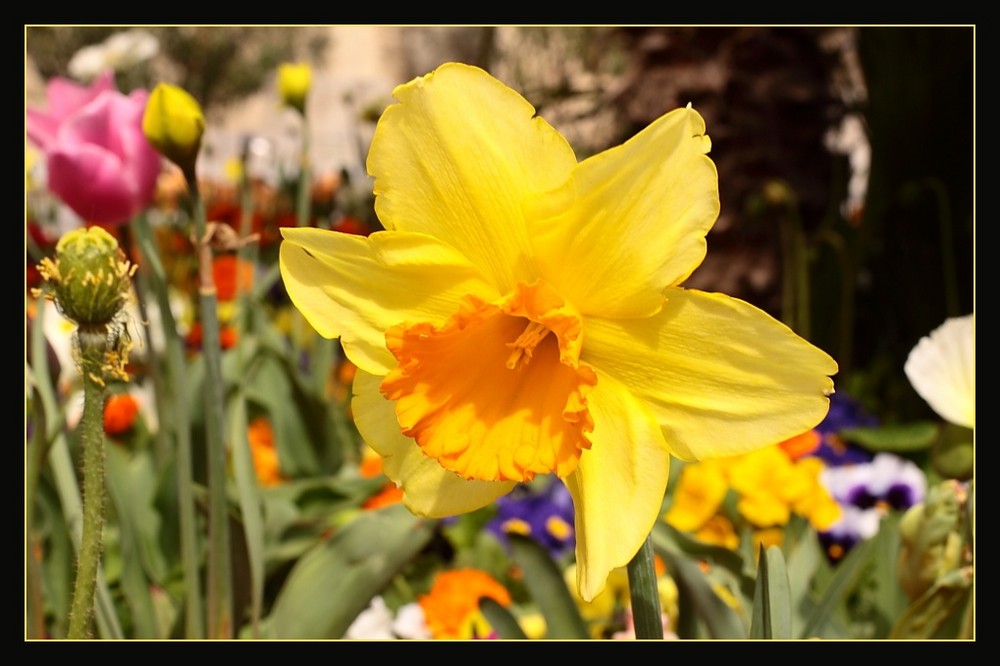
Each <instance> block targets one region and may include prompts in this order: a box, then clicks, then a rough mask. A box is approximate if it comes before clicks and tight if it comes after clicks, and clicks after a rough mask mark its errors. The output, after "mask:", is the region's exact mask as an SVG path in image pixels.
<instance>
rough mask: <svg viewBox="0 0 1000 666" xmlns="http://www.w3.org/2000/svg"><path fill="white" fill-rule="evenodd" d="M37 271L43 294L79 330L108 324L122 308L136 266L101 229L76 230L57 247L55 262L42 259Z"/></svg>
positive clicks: (126, 298) (115, 241) (67, 235)
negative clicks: (79, 328) (42, 282)
mask: <svg viewBox="0 0 1000 666" xmlns="http://www.w3.org/2000/svg"><path fill="white" fill-rule="evenodd" d="M38 268H39V272H40V273H41V274H42V277H44V278H45V282H46V295H47V296H48V297H50V298H53V299H54V300H55V302H56V306H57V307H58V308H59V310H60V311H61V312H62V313H63V314H64V315H65V316H66V317H67V318H68V319H71V320H72V321H74V322H75V323H76V324H77V325H79V326H81V327H93V326H100V325H105V324H109V323H111V322H112V321H113V320H114V318H115V316H116V315H117V314H118V312H119V311H121V309H122V308H123V307H124V306H125V303H126V301H127V300H128V297H129V290H130V288H131V277H132V274H133V273H134V272H135V266H133V265H131V264H130V263H129V261H128V260H127V259H126V258H125V253H124V252H122V251H121V248H119V247H118V241H117V240H115V238H114V236H112V235H111V234H109V233H108V232H107V231H105V230H104V229H102V228H100V227H91V228H89V229H75V230H73V231H70V232H68V233H66V234H65V235H63V237H62V238H61V239H59V243H58V244H57V245H56V254H55V258H54V259H43V260H42V262H41V264H40V265H39V267H38Z"/></svg>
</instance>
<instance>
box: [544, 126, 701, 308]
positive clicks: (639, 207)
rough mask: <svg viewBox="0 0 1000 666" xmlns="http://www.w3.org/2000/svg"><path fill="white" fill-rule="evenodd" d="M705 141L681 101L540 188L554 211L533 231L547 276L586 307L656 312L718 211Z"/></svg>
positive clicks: (697, 253)
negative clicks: (564, 179) (562, 179)
mask: <svg viewBox="0 0 1000 666" xmlns="http://www.w3.org/2000/svg"><path fill="white" fill-rule="evenodd" d="M710 147H711V141H710V140H709V138H708V137H707V136H706V135H705V121H704V119H702V117H701V116H700V115H699V114H698V112H696V111H694V110H693V109H691V108H686V109H677V110H676V111H672V112H670V113H668V114H666V115H664V116H663V117H661V118H660V119H658V120H656V121H655V122H653V123H652V124H651V125H649V127H647V128H646V129H644V130H642V131H641V132H639V133H638V134H637V135H635V136H634V137H632V138H631V139H630V140H628V141H626V142H625V143H624V144H622V145H621V146H616V147H614V148H611V149H610V150H607V151H605V152H603V153H600V154H598V155H595V156H593V157H591V158H588V159H586V160H584V161H583V162H581V163H580V164H579V166H577V168H576V169H575V170H574V171H573V174H572V176H571V179H570V180H569V181H568V183H567V184H566V185H565V186H563V187H562V188H559V189H558V190H557V191H555V192H550V193H547V195H546V197H547V198H548V199H549V201H548V202H547V203H546V204H545V205H547V206H550V207H554V209H555V210H553V211H552V212H553V213H554V215H555V216H554V217H552V218H550V219H544V220H543V221H541V222H540V223H538V224H537V225H536V226H535V227H534V228H533V229H532V233H533V240H534V242H535V249H536V252H537V255H538V262H539V267H540V270H541V272H542V275H543V277H544V278H545V279H546V280H547V281H549V282H550V283H551V284H553V285H554V286H555V287H556V288H557V289H558V290H559V292H560V293H561V294H562V295H563V296H564V297H565V298H566V299H567V300H568V301H569V302H571V303H573V305H574V306H576V308H577V309H579V310H580V311H581V312H582V313H584V314H592V315H597V316H602V317H645V316H649V315H651V314H653V313H654V312H656V311H657V310H658V309H659V307H660V305H661V304H662V303H663V290H664V289H665V288H666V287H668V286H672V285H678V284H680V283H681V282H682V281H683V280H685V279H686V278H687V277H688V276H689V275H690V274H691V272H692V271H693V270H694V269H695V268H697V267H698V265H699V264H700V263H701V262H702V259H704V258H705V251H706V244H705V234H706V233H708V230H709V229H710V228H711V227H712V225H713V224H714V223H715V220H716V218H717V217H718V216H719V186H718V174H717V172H716V169H715V165H714V164H713V163H712V160H710V159H709V158H708V156H707V155H706V154H705V153H707V152H708V151H709V148H710ZM553 202H559V203H553ZM559 207H565V210H563V211H559V210H558V208H559ZM539 217H544V211H540V215H539Z"/></svg>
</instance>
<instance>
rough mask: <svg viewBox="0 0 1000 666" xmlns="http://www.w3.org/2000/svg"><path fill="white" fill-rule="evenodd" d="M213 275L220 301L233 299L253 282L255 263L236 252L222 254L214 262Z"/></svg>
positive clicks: (246, 289)
mask: <svg viewBox="0 0 1000 666" xmlns="http://www.w3.org/2000/svg"><path fill="white" fill-rule="evenodd" d="M212 277H213V278H214V280H215V291H216V294H217V296H218V298H219V300H220V301H231V300H233V299H234V298H236V296H238V295H239V294H240V293H243V292H246V291H248V290H249V289H250V285H251V284H253V264H251V263H250V262H248V261H240V260H239V259H237V258H236V255H235V254H220V255H219V256H217V257H216V258H215V260H214V261H213V262H212Z"/></svg>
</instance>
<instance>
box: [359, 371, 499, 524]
mask: <svg viewBox="0 0 1000 666" xmlns="http://www.w3.org/2000/svg"><path fill="white" fill-rule="evenodd" d="M382 379H383V378H382V377H379V376H375V375H371V374H369V373H367V372H364V371H361V370H359V371H358V374H357V375H356V376H355V378H354V400H353V402H352V404H351V410H352V412H353V413H354V422H355V424H356V425H357V427H358V432H360V433H361V436H362V437H363V438H364V440H365V441H366V442H367V443H368V445H369V446H371V447H372V448H373V449H374V450H375V451H377V452H378V454H379V455H381V456H382V457H383V460H382V471H383V472H384V473H385V475H386V476H388V477H389V478H390V479H392V480H393V481H395V482H396V483H397V484H398V485H399V486H400V487H402V489H403V504H404V505H405V506H406V507H407V508H408V509H409V510H410V511H412V512H413V513H415V514H417V515H420V516H427V517H429V518H442V517H444V516H453V515H456V514H459V513H467V512H469V511H474V510H475V509H479V508H481V507H483V506H486V505H487V504H489V503H490V502H492V501H493V500H495V499H496V498H498V497H500V496H502V495H506V494H507V493H509V492H510V491H511V490H512V489H513V488H514V486H515V485H517V484H516V483H514V482H510V481H504V482H493V481H469V480H466V479H463V478H462V477H460V476H458V475H457V474H455V473H454V472H449V471H448V470H446V469H444V468H443V467H441V465H439V464H438V463H437V461H435V460H432V459H431V458H428V457H427V456H425V455H424V454H423V453H422V452H421V451H420V447H418V446H417V444H416V442H414V441H413V440H412V439H410V438H409V437H406V436H405V435H403V434H402V432H400V429H399V424H398V423H397V422H396V413H395V411H394V408H393V403H392V401H390V400H386V399H385V398H384V397H383V396H382V394H381V393H380V392H379V385H380V384H381V383H382Z"/></svg>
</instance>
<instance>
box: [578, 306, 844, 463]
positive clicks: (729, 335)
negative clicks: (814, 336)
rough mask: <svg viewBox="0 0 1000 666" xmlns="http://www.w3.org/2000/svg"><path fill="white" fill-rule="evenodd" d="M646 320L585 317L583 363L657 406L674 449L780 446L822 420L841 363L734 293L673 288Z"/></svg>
mask: <svg viewBox="0 0 1000 666" xmlns="http://www.w3.org/2000/svg"><path fill="white" fill-rule="evenodd" d="M666 296H667V301H666V303H665V304H664V306H663V309H662V310H661V311H660V312H659V313H657V314H656V315H653V316H652V317H648V318H645V319H618V320H615V319H600V318H596V317H588V318H585V322H584V343H583V353H582V354H581V357H580V359H581V361H584V362H586V363H588V364H590V365H592V366H593V367H594V368H595V369H597V371H598V376H599V377H600V376H602V375H611V376H613V377H615V378H616V379H618V380H620V381H621V382H622V383H623V384H625V386H627V387H628V388H629V390H630V391H631V392H632V393H633V394H634V395H635V396H637V397H638V398H639V399H641V400H643V401H644V402H646V403H647V404H648V405H649V408H650V410H651V411H652V413H653V415H654V416H655V417H656V419H657V421H659V423H660V425H661V426H662V428H663V435H664V437H665V439H666V442H667V444H668V446H669V447H670V450H671V452H672V453H673V454H674V455H676V456H677V457H679V458H683V459H687V460H698V459H702V458H712V457H719V456H729V455H736V454H740V453H745V452H748V451H752V450H754V449H756V448H759V447H761V446H766V445H768V444H776V443H778V442H781V441H783V440H786V439H788V438H790V437H793V436H795V435H798V434H800V433H802V432H804V431H806V430H808V429H809V428H812V427H813V426H815V425H816V424H817V423H819V422H820V421H821V420H822V419H823V418H824V417H825V416H826V413H827V411H828V409H829V398H828V397H827V396H828V395H830V394H831V393H832V392H833V381H832V380H831V379H830V378H829V375H833V374H835V373H836V372H837V363H836V361H834V360H833V359H832V358H831V357H830V356H829V355H828V354H826V352H824V351H822V350H820V349H818V348H816V347H814V346H813V345H811V344H809V343H808V342H806V341H805V340H803V339H802V338H800V337H798V336H797V335H796V334H795V333H794V332H793V331H792V330H791V329H789V328H788V327H787V326H785V325H784V324H782V323H781V322H779V321H777V320H775V319H774V318H772V317H771V316H770V315H768V314H767V313H765V312H763V311H761V310H759V309H757V308H756V307H754V306H752V305H750V304H749V303H746V302H744V301H741V300H739V299H736V298H731V297H729V296H725V295H722V294H711V293H705V292H700V291H695V290H687V289H680V288H669V289H668V290H667V291H666Z"/></svg>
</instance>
